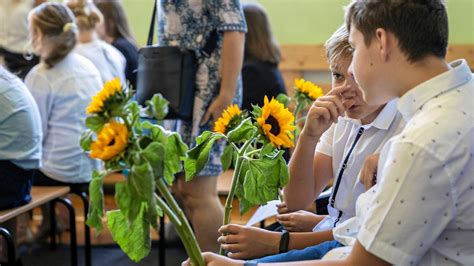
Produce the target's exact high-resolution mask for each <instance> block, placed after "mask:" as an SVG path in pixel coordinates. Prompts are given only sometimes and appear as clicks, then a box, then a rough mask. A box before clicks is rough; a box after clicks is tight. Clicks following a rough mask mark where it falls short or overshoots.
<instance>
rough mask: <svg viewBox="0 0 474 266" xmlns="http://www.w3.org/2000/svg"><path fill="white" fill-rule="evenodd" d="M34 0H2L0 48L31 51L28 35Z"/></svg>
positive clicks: (24, 51) (10, 50) (0, 4)
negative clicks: (29, 17) (29, 14)
mask: <svg viewBox="0 0 474 266" xmlns="http://www.w3.org/2000/svg"><path fill="white" fill-rule="evenodd" d="M31 9H33V0H21V1H13V0H1V1H0V48H4V49H6V50H8V51H9V52H12V53H18V54H21V53H31V52H32V48H31V45H30V44H29V35H28V13H29V12H30V10H31Z"/></svg>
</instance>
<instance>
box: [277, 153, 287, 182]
mask: <svg viewBox="0 0 474 266" xmlns="http://www.w3.org/2000/svg"><path fill="white" fill-rule="evenodd" d="M278 163H279V164H280V180H279V185H278V187H279V188H282V187H284V186H286V184H288V180H289V173H288V165H287V164H286V161H285V159H284V158H283V153H281V154H280V155H279V157H278Z"/></svg>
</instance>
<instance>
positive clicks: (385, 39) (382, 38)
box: [375, 28, 393, 62]
mask: <svg viewBox="0 0 474 266" xmlns="http://www.w3.org/2000/svg"><path fill="white" fill-rule="evenodd" d="M390 37H391V36H389V33H388V32H387V31H386V30H385V29H383V28H378V29H376V30H375V39H376V40H377V43H378V45H379V54H380V57H381V59H382V61H384V62H385V61H387V60H388V58H389V54H390V52H391V50H392V48H393V47H392V46H393V44H392V43H391V41H392V38H390Z"/></svg>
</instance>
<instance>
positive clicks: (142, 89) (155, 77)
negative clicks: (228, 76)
mask: <svg viewBox="0 0 474 266" xmlns="http://www.w3.org/2000/svg"><path fill="white" fill-rule="evenodd" d="M156 9H157V1H156V0H155V6H154V8H153V15H152V18H151V24H150V30H149V32H148V41H147V46H145V47H143V48H140V49H139V50H138V71H137V88H136V90H137V92H136V96H137V101H138V103H140V104H142V105H143V104H144V103H145V102H146V101H147V100H149V99H151V97H152V96H153V95H154V94H155V93H161V95H163V97H164V98H165V99H167V100H168V101H169V106H168V108H169V112H168V115H167V116H166V118H165V119H181V120H185V121H190V120H192V116H193V106H194V94H195V91H196V71H197V66H198V58H197V54H199V55H200V56H201V57H209V56H210V55H211V53H212V52H213V51H214V49H215V48H216V46H217V31H216V30H213V31H212V32H211V34H210V36H209V38H208V39H207V41H206V44H205V46H204V48H202V49H201V50H200V51H193V50H185V51H183V50H181V49H180V48H179V47H177V46H153V45H152V44H153V32H154V30H155V17H156Z"/></svg>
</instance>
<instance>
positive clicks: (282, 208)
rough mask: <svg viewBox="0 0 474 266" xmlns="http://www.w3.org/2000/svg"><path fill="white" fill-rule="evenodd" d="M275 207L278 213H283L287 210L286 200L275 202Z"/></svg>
mask: <svg viewBox="0 0 474 266" xmlns="http://www.w3.org/2000/svg"><path fill="white" fill-rule="evenodd" d="M276 207H277V212H278V213H279V214H283V213H287V212H288V206H286V202H282V203H280V204H277V205H276Z"/></svg>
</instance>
